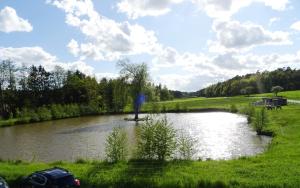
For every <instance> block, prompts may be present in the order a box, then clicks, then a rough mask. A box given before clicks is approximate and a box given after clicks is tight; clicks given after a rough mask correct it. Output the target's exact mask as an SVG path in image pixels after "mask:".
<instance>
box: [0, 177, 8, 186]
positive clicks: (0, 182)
mask: <svg viewBox="0 0 300 188" xmlns="http://www.w3.org/2000/svg"><path fill="white" fill-rule="evenodd" d="M0 188H9V187H8V185H7V183H6V181H5V180H4V179H3V178H1V177H0Z"/></svg>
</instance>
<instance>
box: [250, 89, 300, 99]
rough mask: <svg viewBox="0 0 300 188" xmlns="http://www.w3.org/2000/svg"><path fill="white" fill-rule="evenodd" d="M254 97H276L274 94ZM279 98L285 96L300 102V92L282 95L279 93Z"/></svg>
mask: <svg viewBox="0 0 300 188" xmlns="http://www.w3.org/2000/svg"><path fill="white" fill-rule="evenodd" d="M253 96H257V97H272V96H274V94H273V93H263V94H257V95H253ZM278 96H283V97H286V98H288V99H294V100H300V90H297V91H284V92H280V93H278Z"/></svg>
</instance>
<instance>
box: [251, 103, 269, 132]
mask: <svg viewBox="0 0 300 188" xmlns="http://www.w3.org/2000/svg"><path fill="white" fill-rule="evenodd" d="M267 121H268V118H267V113H266V110H265V108H261V109H259V110H257V111H256V112H255V116H254V118H253V126H254V128H255V130H256V132H257V134H262V131H263V128H264V127H265V126H266V124H267Z"/></svg>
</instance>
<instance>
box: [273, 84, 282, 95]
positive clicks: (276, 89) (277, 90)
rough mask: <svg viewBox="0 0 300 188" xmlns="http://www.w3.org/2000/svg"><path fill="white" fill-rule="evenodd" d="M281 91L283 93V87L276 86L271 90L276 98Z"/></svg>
mask: <svg viewBox="0 0 300 188" xmlns="http://www.w3.org/2000/svg"><path fill="white" fill-rule="evenodd" d="M281 91H283V87H281V86H274V87H272V89H271V92H272V93H274V95H275V96H277V94H278V93H279V92H281Z"/></svg>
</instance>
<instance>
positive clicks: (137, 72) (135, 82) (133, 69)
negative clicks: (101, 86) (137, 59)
mask: <svg viewBox="0 0 300 188" xmlns="http://www.w3.org/2000/svg"><path fill="white" fill-rule="evenodd" d="M118 66H119V67H120V68H121V70H120V74H121V76H123V77H124V78H126V79H127V80H128V81H129V82H130V86H131V87H130V89H131V96H132V99H133V107H134V114H135V116H134V119H135V120H138V118H139V111H140V108H141V105H142V103H143V102H144V100H145V95H144V91H145V89H146V86H147V83H148V81H149V74H148V68H147V65H146V64H145V63H141V64H131V63H129V61H128V60H122V61H119V62H118Z"/></svg>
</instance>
